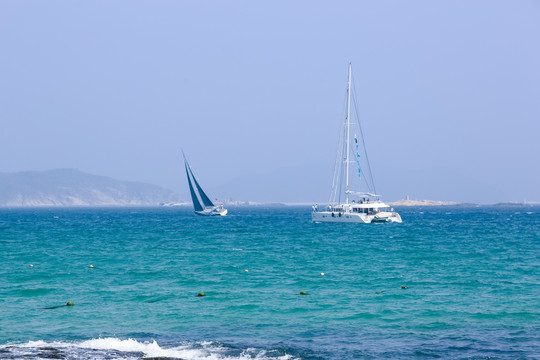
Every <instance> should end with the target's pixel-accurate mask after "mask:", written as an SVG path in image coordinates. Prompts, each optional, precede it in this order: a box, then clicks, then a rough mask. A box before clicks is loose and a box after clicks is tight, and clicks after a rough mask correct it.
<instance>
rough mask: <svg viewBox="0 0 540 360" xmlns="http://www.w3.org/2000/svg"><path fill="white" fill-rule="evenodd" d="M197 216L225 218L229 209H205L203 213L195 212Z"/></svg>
mask: <svg viewBox="0 0 540 360" xmlns="http://www.w3.org/2000/svg"><path fill="white" fill-rule="evenodd" d="M195 214H197V215H203V216H225V215H227V209H223V208H213V209H204V210H202V211H195Z"/></svg>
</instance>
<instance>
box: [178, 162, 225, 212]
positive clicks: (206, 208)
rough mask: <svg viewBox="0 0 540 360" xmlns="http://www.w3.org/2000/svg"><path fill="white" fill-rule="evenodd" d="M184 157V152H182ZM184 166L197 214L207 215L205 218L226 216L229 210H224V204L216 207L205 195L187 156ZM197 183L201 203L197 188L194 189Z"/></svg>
mask: <svg viewBox="0 0 540 360" xmlns="http://www.w3.org/2000/svg"><path fill="white" fill-rule="evenodd" d="M182 155H184V154H183V152H182ZM184 165H185V167H186V175H187V179H188V184H189V192H190V193H191V200H192V201H193V209H194V210H195V214H197V215H205V216H217V215H221V216H225V215H227V209H225V208H223V204H218V205H214V203H213V202H212V200H210V198H209V197H208V196H207V195H206V194H205V193H204V191H203V189H202V188H201V186H200V185H199V183H198V182H197V179H195V176H194V175H193V171H191V168H190V167H189V164H188V162H187V160H186V156H185V155H184ZM192 179H193V183H195V187H196V188H197V192H198V193H199V196H200V198H201V201H202V204H201V201H199V198H198V197H197V193H196V192H195V188H193V183H192V181H191V180H192Z"/></svg>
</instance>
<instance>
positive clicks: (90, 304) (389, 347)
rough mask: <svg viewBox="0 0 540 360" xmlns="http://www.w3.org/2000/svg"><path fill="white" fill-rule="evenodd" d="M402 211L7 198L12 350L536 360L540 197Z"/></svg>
mask: <svg viewBox="0 0 540 360" xmlns="http://www.w3.org/2000/svg"><path fill="white" fill-rule="evenodd" d="M398 210H399V212H400V213H401V216H402V218H403V223H402V224H369V225H365V224H315V223H311V222H310V220H311V217H310V207H305V208H303V207H283V208H231V209H229V215H228V216H226V217H212V218H209V217H199V216H196V215H194V214H193V212H192V211H191V210H190V209H187V208H106V209H94V208H72V209H66V208H49V209H2V210H0V264H1V266H0V358H1V359H14V358H16V359H19V358H20V359H141V358H179V359H357V358H365V359H379V358H399V359H431V358H451V359H519V358H521V359H529V358H540V207H472V208H468V207H425V208H420V207H414V208H401V209H398ZM30 265H33V266H32V267H30ZM90 265H93V268H90ZM321 273H324V275H321ZM403 287H406V288H403ZM301 291H305V292H306V293H307V295H300V292H301ZM199 292H204V293H205V294H206V296H204V297H197V294H198V293H199ZM68 301H72V302H73V303H74V306H62V305H64V304H66V303H67V302H68ZM55 306H59V307H56V308H52V309H51V308H50V307H55ZM47 308H49V309H47Z"/></svg>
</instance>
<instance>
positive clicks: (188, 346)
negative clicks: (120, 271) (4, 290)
mask: <svg viewBox="0 0 540 360" xmlns="http://www.w3.org/2000/svg"><path fill="white" fill-rule="evenodd" d="M7 348H10V349H11V350H12V355H15V356H16V355H19V356H20V355H23V354H25V355H31V354H32V352H31V350H36V351H39V350H40V349H44V348H47V349H51V348H52V349H59V350H60V349H61V350H62V351H63V352H64V356H66V355H67V358H68V359H71V358H73V359H75V358H80V357H81V356H82V357H86V356H85V354H84V353H82V354H81V350H82V351H85V350H88V351H101V352H108V351H116V352H120V354H116V355H117V356H118V358H121V359H141V358H157V357H159V358H176V359H178V358H180V359H185V360H266V359H279V360H292V359H294V358H293V357H292V356H290V355H281V356H279V355H278V354H277V353H276V352H274V351H266V350H262V349H255V348H247V349H244V350H233V349H231V348H227V347H225V346H223V345H220V344H216V343H214V342H209V341H204V342H198V343H185V344H183V345H180V346H174V347H170V348H163V347H161V346H160V345H159V344H158V343H157V342H156V341H155V340H152V341H138V340H135V339H118V338H97V339H91V340H85V341H81V342H45V341H42V340H38V341H29V342H27V343H24V344H6V345H0V349H7ZM29 351H30V352H29ZM70 353H71V355H72V356H70V355H69V354H70ZM122 353H130V354H122ZM133 353H140V354H143V355H142V356H136V355H134V354H133ZM272 353H274V354H272ZM86 355H88V356H96V354H86ZM102 355H103V354H102ZM97 357H98V358H101V356H97ZM114 357H115V356H114V355H113V354H109V355H108V356H107V357H106V358H108V359H113V358H114Z"/></svg>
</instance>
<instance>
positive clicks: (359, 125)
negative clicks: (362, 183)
mask: <svg viewBox="0 0 540 360" xmlns="http://www.w3.org/2000/svg"><path fill="white" fill-rule="evenodd" d="M352 85H353V86H352V87H353V91H352V93H353V94H352V95H353V104H354V111H355V113H356V120H357V121H358V128H359V129H360V137H361V138H362V145H363V146H364V154H365V155H366V163H367V166H368V171H369V177H370V180H371V185H372V186H373V193H374V194H376V193H377V191H376V190H375V182H374V181H373V172H372V171H371V165H370V164H369V158H368V154H367V148H366V142H365V140H364V132H363V131H362V124H361V123H360V116H359V115H358V105H357V103H356V95H355V94H356V88H355V85H354V81H353V82H352Z"/></svg>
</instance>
